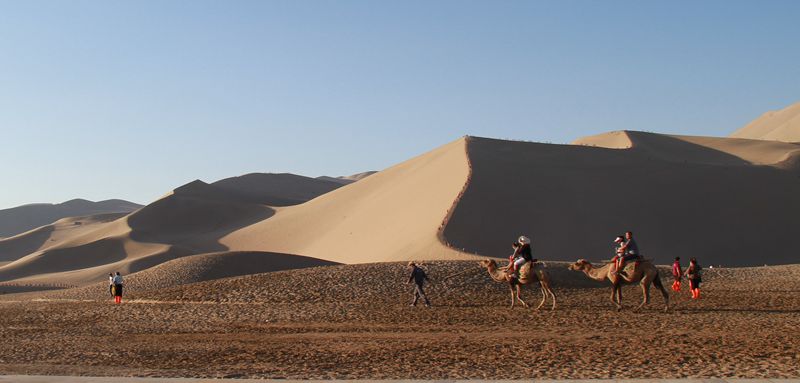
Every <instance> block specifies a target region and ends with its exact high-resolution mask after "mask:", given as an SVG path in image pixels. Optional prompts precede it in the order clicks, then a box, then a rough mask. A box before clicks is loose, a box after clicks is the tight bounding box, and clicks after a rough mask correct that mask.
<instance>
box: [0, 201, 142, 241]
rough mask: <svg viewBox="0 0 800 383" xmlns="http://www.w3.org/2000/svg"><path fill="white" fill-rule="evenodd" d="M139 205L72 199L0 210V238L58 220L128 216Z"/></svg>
mask: <svg viewBox="0 0 800 383" xmlns="http://www.w3.org/2000/svg"><path fill="white" fill-rule="evenodd" d="M140 207H142V205H138V204H135V203H133V202H128V201H123V200H118V199H112V200H106V201H99V202H92V201H87V200H84V199H73V200H69V201H67V202H64V203H59V204H44V203H40V204H31V205H24V206H18V207H14V208H10V209H3V210H0V238H2V237H12V236H15V235H17V234H20V233H23V232H26V231H28V230H31V229H35V228H37V227H39V226H43V225H47V224H50V223H53V222H55V221H57V220H59V219H61V218H67V217H77V216H88V215H95V214H104V213H129V212H132V211H134V210H136V209H138V208H140Z"/></svg>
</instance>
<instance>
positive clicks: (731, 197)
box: [0, 125, 800, 285]
mask: <svg viewBox="0 0 800 383" xmlns="http://www.w3.org/2000/svg"><path fill="white" fill-rule="evenodd" d="M781 126H783V125H781ZM789 133H791V132H789ZM337 180H339V181H337ZM354 180H355V181H357V182H351V181H354ZM799 180H800V144H797V143H790V142H782V141H776V140H761V139H746V138H720V137H697V136H680V135H664V134H656V133H645V132H636V131H617V132H609V133H604V134H600V135H595V136H590V137H584V138H580V139H578V140H576V141H575V142H574V143H573V144H572V145H552V144H541V143H527V142H516V141H503V140H495V139H488V138H478V137H462V138H460V139H458V140H455V141H453V142H451V143H449V144H446V145H443V146H441V147H439V148H436V149H434V150H431V151H429V152H427V153H424V154H421V155H419V156H417V157H415V158H412V159H409V160H408V161H405V162H402V163H400V164H397V165H395V166H392V167H390V168H388V169H385V170H383V171H380V172H377V173H373V172H367V173H361V174H357V175H353V176H348V177H344V178H334V177H320V178H308V177H302V176H297V175H292V174H247V175H244V176H240V177H232V178H227V179H224V180H220V181H217V182H214V183H212V184H208V183H205V182H203V181H199V180H197V181H193V182H190V183H188V184H186V185H183V186H181V187H179V188H177V189H175V190H174V191H173V192H171V193H169V194H167V195H165V196H164V197H163V198H161V199H159V200H157V201H155V202H153V203H151V204H149V205H147V206H145V207H142V208H141V209H138V210H137V211H135V212H133V213H131V214H124V213H123V214H120V215H116V216H115V215H113V214H112V215H92V216H86V217H81V218H70V219H64V220H61V221H58V222H56V223H54V224H51V225H45V226H42V227H39V228H37V229H33V230H30V231H28V232H26V233H23V234H19V235H16V236H14V237H11V238H6V239H4V240H0V282H11V283H39V284H42V283H53V284H65V283H66V284H75V285H81V284H87V283H92V282H97V281H100V280H103V279H104V277H105V275H106V274H107V273H108V272H111V271H121V272H123V273H125V274H128V273H134V272H139V271H144V270H148V269H151V268H152V267H154V266H157V265H161V264H165V265H166V263H165V262H170V261H172V263H170V265H172V266H170V267H172V269H170V270H174V269H175V267H177V266H176V265H180V267H185V268H187V269H188V270H208V265H213V268H215V270H214V272H213V273H206V272H201V273H195V274H192V275H193V276H192V277H191V278H190V279H191V280H195V279H198V280H201V279H214V278H217V277H219V276H234V275H241V274H242V273H255V272H263V271H265V270H267V271H268V270H273V269H274V270H277V268H276V266H275V265H273V264H271V263H274V262H278V260H280V265H281V266H280V267H281V269H285V268H290V267H289V266H290V265H291V264H293V261H292V260H293V259H296V260H297V262H296V265H297V266H298V267H300V265H306V266H308V265H322V264H330V263H341V264H360V263H373V262H400V261H403V262H405V261H409V260H475V259H477V258H481V257H505V256H507V255H508V254H510V253H511V251H512V250H511V243H512V242H513V241H514V240H515V239H516V238H517V237H518V236H519V235H527V236H529V237H531V238H532V239H533V248H534V253H535V256H537V257H539V258H541V259H545V260H551V261H574V260H576V259H578V258H587V259H590V260H601V259H608V258H610V257H611V255H612V254H611V247H612V243H611V241H612V238H613V237H614V236H615V235H618V234H622V233H623V232H624V231H625V230H632V231H634V232H635V234H636V238H637V240H638V242H639V245H640V248H641V250H642V252H643V253H644V254H645V256H646V257H648V258H651V259H654V260H655V261H656V262H657V263H661V264H665V263H669V262H671V260H672V259H673V258H674V257H676V256H680V257H682V258H683V259H684V261H685V260H687V259H688V258H690V257H697V258H698V259H700V262H701V264H704V265H724V266H755V265H763V264H770V265H772V264H787V263H796V262H797V259H796V254H798V252H800V241H797V238H798V236H800V231H798V228H797V225H796V224H795V223H796V220H797V217H798V216H800V198H797V196H798V195H800V181H799ZM77 222H80V223H77ZM198 254H203V256H196V257H191V258H186V257H189V256H193V255H198ZM270 254H271V255H270ZM276 254H277V255H276ZM301 256H302V257H305V258H299V257H301ZM215 257H220V258H219V260H218V261H219V262H217V260H215ZM293 257H296V258H293ZM179 258H180V260H179V261H173V260H176V259H179ZM195 262H197V264H196V265H194V263H195ZM242 262H243V263H242ZM260 262H263V263H260ZM242 264H248V265H253V266H252V267H242V266H241V265H242ZM203 265H205V266H203ZM165 267H166V266H165ZM153 270H156V269H153ZM161 270H163V268H162V269H161ZM139 275H156V274H153V273H150V274H146V273H145V274H139ZM158 275H164V273H160V274H158ZM198 275H199V277H198ZM192 278H194V279H192ZM150 279H152V278H150Z"/></svg>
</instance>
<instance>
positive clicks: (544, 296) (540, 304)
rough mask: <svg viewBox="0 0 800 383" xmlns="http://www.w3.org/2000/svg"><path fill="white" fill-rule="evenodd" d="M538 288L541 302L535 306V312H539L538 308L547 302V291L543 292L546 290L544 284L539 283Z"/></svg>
mask: <svg viewBox="0 0 800 383" xmlns="http://www.w3.org/2000/svg"><path fill="white" fill-rule="evenodd" d="M539 287H540V288H539V289H540V290H541V291H542V302H541V303H539V305H538V306H536V310H539V309H540V308H542V306H543V305H544V302H546V301H547V291H546V290H545V289H546V285H545V283H544V282H539Z"/></svg>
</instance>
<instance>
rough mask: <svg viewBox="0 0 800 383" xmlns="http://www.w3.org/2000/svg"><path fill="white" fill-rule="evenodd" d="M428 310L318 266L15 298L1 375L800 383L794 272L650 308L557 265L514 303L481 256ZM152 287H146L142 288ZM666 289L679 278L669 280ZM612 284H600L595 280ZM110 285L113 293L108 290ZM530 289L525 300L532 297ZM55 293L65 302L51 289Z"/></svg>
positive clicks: (730, 277) (370, 279)
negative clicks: (769, 381) (543, 299)
mask: <svg viewBox="0 0 800 383" xmlns="http://www.w3.org/2000/svg"><path fill="white" fill-rule="evenodd" d="M425 268H426V269H427V270H428V272H429V275H430V276H431V279H432V282H431V284H430V285H429V286H428V293H429V296H430V298H431V300H432V301H433V304H434V307H432V308H430V309H427V308H425V307H409V306H408V303H409V300H410V297H411V295H410V294H411V288H410V285H406V284H404V279H405V278H406V276H407V272H406V269H405V265H403V264H396V263H385V264H367V265H348V266H327V267H312V268H307V269H301V270H290V271H280V272H272V273H265V274H256V275H249V276H243V277H235V278H227V279H218V280H212V281H207V282H201V283H195V284H186V285H181V286H175V287H168V288H164V287H163V286H162V285H161V284H157V283H153V284H152V285H148V284H147V283H142V284H140V285H139V286H137V287H136V288H134V287H133V286H132V287H131V289H130V294H129V295H128V296H126V301H125V303H124V304H122V305H119V306H116V305H113V304H112V303H110V300H109V299H106V296H105V295H104V294H107V292H106V291H105V290H100V291H93V290H94V288H82V289H72V290H66V291H59V292H55V293H54V292H50V293H36V294H33V293H29V294H25V295H6V296H3V301H0V310H2V313H3V314H2V315H1V316H0V374H53V375H94V376H114V375H116V376H157V377H236V378H246V377H250V378H320V379H332V378H340V379H356V378H358V379H414V378H417V379H420V378H424V379H462V378H470V379H525V378H538V379H567V378H570V379H588V378H681V377H700V378H704V377H730V378H736V377H738V378H798V377H800V372H798V368H797V366H798V365H800V351H799V350H800V347H798V345H800V340H798V339H800V337H798V336H797V329H798V328H800V315H799V314H800V295H798V292H800V265H791V266H775V267H763V268H742V269H715V270H709V271H708V272H707V273H706V276H705V279H706V283H705V284H704V286H703V292H702V297H701V299H700V300H699V301H692V300H690V299H688V296H689V293H688V291H685V290H684V291H683V292H682V293H681V294H679V295H676V294H675V293H674V292H672V291H671V290H670V294H671V296H672V301H673V307H672V309H671V311H670V312H668V313H664V312H663V311H661V309H662V308H663V300H662V298H661V294H660V293H658V292H657V291H653V292H652V294H651V295H652V302H651V303H650V305H648V306H647V307H646V308H645V309H644V310H642V311H640V312H633V311H632V310H631V309H630V308H631V307H632V306H633V304H635V303H638V302H639V300H640V299H641V292H640V290H639V289H638V288H636V287H626V288H625V290H624V298H625V299H626V307H627V309H626V310H624V311H622V312H619V313H618V312H616V311H615V310H614V309H613V306H612V305H611V303H610V302H609V300H608V295H609V292H610V290H609V288H608V287H607V286H603V285H599V284H596V283H594V282H589V281H587V280H586V278H585V277H584V276H583V275H582V274H579V273H576V272H570V271H567V270H566V269H565V267H564V265H562V264H549V270H550V272H551V274H552V276H553V280H554V285H555V293H556V294H557V295H558V307H557V309H556V310H555V311H549V310H542V311H534V310H532V309H525V308H522V307H517V308H515V309H513V310H512V309H509V308H508V303H509V302H508V299H509V297H508V290H507V288H506V287H505V286H504V285H503V284H500V283H495V282H493V281H491V280H490V279H489V278H488V276H487V275H486V273H485V272H482V271H481V270H480V269H478V267H477V266H476V262H433V263H430V264H427V265H425ZM143 280H145V279H143ZM664 281H665V285H670V284H671V283H669V282H667V279H666V278H665V279H664ZM598 286H602V287H598ZM97 288H98V289H102V288H103V286H98V287H97ZM537 290H538V289H536V290H529V291H528V292H527V296H526V297H525V298H527V300H528V301H529V302H538V299H540V298H539V297H540V295H539V292H538V291H537ZM54 294H57V296H56V295H54Z"/></svg>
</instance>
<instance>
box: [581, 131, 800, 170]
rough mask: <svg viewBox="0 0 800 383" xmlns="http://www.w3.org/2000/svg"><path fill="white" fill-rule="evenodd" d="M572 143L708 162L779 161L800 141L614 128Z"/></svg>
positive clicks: (797, 148)
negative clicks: (660, 132)
mask: <svg viewBox="0 0 800 383" xmlns="http://www.w3.org/2000/svg"><path fill="white" fill-rule="evenodd" d="M573 144H575V145H584V146H596V147H601V148H610V149H631V150H633V151H637V152H640V153H639V154H640V155H643V156H648V157H655V158H658V159H660V160H665V161H672V162H676V161H677V162H688V163H699V164H708V165H771V164H779V163H781V162H783V161H786V160H787V159H789V158H790V157H791V156H792V155H794V154H795V153H798V152H800V144H792V143H784V142H776V141H763V140H752V139H741V138H722V137H702V136H679V135H666V134H655V133H645V132H634V131H617V132H609V133H603V134H598V135H595V136H589V137H583V138H579V139H577V140H575V141H574V142H573Z"/></svg>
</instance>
